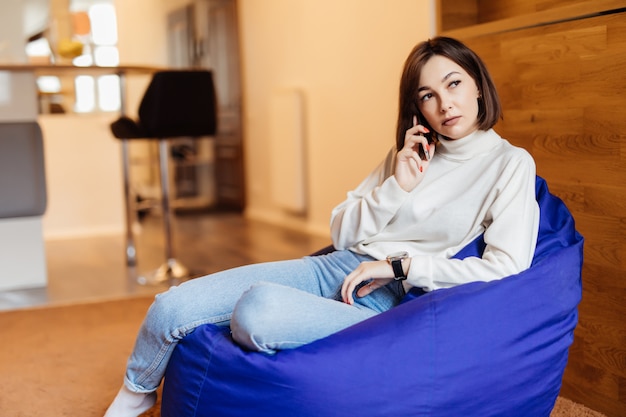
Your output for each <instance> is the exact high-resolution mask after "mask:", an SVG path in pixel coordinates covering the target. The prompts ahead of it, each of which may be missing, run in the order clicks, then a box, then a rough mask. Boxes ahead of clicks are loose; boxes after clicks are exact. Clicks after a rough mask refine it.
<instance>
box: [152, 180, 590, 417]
mask: <svg viewBox="0 0 626 417" xmlns="http://www.w3.org/2000/svg"><path fill="white" fill-rule="evenodd" d="M537 200H538V202H539V206H540V211H541V222H540V229H539V239H538V244H537V250H536V253H535V257H534V261H533V264H532V266H531V267H530V268H529V269H528V270H526V271H524V272H522V273H520V274H517V275H514V276H510V277H506V278H504V279H502V280H498V281H492V282H473V283H469V284H464V285H460V286H457V287H454V288H450V289H444V290H437V291H433V292H430V293H422V292H420V291H417V290H414V291H411V292H410V293H409V294H407V298H406V300H405V301H404V302H403V303H402V304H400V305H399V306H397V307H395V308H393V309H391V310H389V311H387V312H385V313H382V314H379V315H377V316H375V317H373V318H371V319H368V320H366V321H364V322H361V323H358V324H356V325H354V326H352V327H350V328H347V329H345V330H343V331H340V332H338V333H336V334H333V335H330V336H328V337H326V338H324V339H321V340H318V341H315V342H313V343H310V344H308V345H305V346H302V347H300V348H298V349H293V350H285V351H281V352H279V353H277V354H276V355H273V356H269V355H265V354H262V353H257V352H250V351H247V350H244V349H242V348H240V347H239V346H238V345H236V344H235V343H234V342H233V340H232V339H231V337H230V334H229V331H228V329H225V328H219V327H216V326H213V325H204V326H201V327H199V328H198V329H196V330H195V331H194V332H193V333H191V334H190V335H188V336H187V337H185V338H184V339H183V340H182V341H181V342H180V343H179V345H178V346H177V347H176V349H175V351H174V354H173V356H172V358H171V361H170V363H169V366H168V368H167V371H166V374H165V382H164V387H163V397H162V408H161V415H162V417H186V416H196V417H199V416H211V417H218V416H229V417H236V416H237V417H250V416H255V417H263V416H267V417H283V416H297V417H327V416H341V417H345V416H346V415H350V416H358V417H368V416H372V417H374V416H375V417H381V416H393V417H402V416H433V417H459V416H465V417H489V416H519V417H530V416H532V417H542V416H546V417H547V416H549V415H550V412H551V410H552V408H553V407H554V403H555V401H556V398H557V396H558V393H559V390H560V387H561V381H562V376H563V372H564V370H565V365H566V363H567V354H568V349H569V346H570V345H571V343H572V341H573V336H574V335H573V333H574V328H575V327H576V323H577V319H578V314H577V306H578V303H579V301H580V299H581V290H582V288H581V268H582V246H583V238H582V236H580V235H579V234H578V233H577V232H576V230H575V227H574V221H573V218H572V216H571V214H570V213H569V211H568V210H567V208H566V207H565V205H564V204H563V202H562V201H561V200H560V199H558V198H557V197H555V196H553V195H551V194H550V193H549V191H548V189H547V186H546V184H545V181H544V180H543V179H541V178H539V177H538V178H537ZM483 248H484V242H483V241H482V240H481V239H477V240H476V241H475V242H473V243H472V244H471V245H469V246H468V247H466V248H465V249H464V250H463V251H462V253H460V254H458V255H457V257H459V258H462V257H465V256H476V255H479V254H480V253H481V251H482V249H483Z"/></svg>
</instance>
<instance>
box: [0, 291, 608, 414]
mask: <svg viewBox="0 0 626 417" xmlns="http://www.w3.org/2000/svg"><path fill="white" fill-rule="evenodd" d="M151 301H152V297H143V298H132V299H123V300H111V301H104V302H94V303H85V304H73V305H68V306H59V307H49V308H38V309H29V310H18V311H12V312H1V313H0V332H1V333H0V334H1V335H2V340H1V342H0V416H2V417H62V416H68V417H77V416H79V417H101V416H102V415H103V414H104V411H105V410H106V408H107V406H108V403H109V401H110V400H111V399H112V398H113V397H114V395H115V393H116V392H117V390H118V389H119V387H120V386H121V383H122V378H123V374H124V366H125V364H126V358H127V357H128V355H129V353H130V350H131V349H132V346H133V342H134V339H135V334H136V332H137V330H138V328H139V325H140V323H141V320H142V318H143V315H144V313H145V311H146V310H147V308H148V306H149V305H150V303H151ZM144 416H145V417H148V416H149V417H159V416H160V413H159V411H158V407H155V409H153V410H151V411H150V412H148V413H146V414H145V415H144ZM529 417H530V416H529ZM551 417H603V414H600V413H597V412H595V411H592V410H589V409H587V408H585V407H583V406H582V405H580V404H576V403H574V402H571V401H569V400H567V399H564V398H559V399H558V401H557V404H556V407H555V409H554V411H553V412H552V415H551Z"/></svg>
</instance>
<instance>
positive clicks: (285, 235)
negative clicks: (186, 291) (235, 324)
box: [0, 212, 330, 310]
mask: <svg viewBox="0 0 626 417" xmlns="http://www.w3.org/2000/svg"><path fill="white" fill-rule="evenodd" d="M137 232H138V233H137V234H136V239H137V266H136V267H134V268H128V267H127V266H126V263H125V255H124V239H123V237H122V236H99V237H92V238H81V239H68V240H53V241H48V242H46V258H47V263H48V286H47V287H46V288H39V289H29V290H19V291H6V292H0V310H8V309H15V308H24V307H33V306H47V305H53V304H63V303H74V302H83V301H89V300H96V299H107V298H109V299H110V298H119V297H126V296H129V295H135V294H153V293H154V294H156V293H158V292H162V291H164V290H165V289H167V287H168V285H167V284H160V285H140V284H138V278H139V277H146V276H150V274H151V273H152V272H153V271H154V270H155V269H156V268H158V266H159V265H161V263H163V261H164V260H165V259H164V256H165V255H164V249H163V232H162V223H161V218H160V216H158V215H153V214H151V215H149V216H147V217H146V218H145V219H144V220H143V221H142V222H141V224H140V228H139V230H138V231H137ZM173 234H174V249H175V256H176V258H177V259H178V260H179V261H181V262H182V263H183V264H184V265H185V266H187V267H188V268H189V269H190V270H191V271H192V274H193V275H194V276H199V275H204V274H208V273H211V272H215V271H219V270H223V269H226V268H232V267H235V266H239V265H244V264H249V263H256V262H266V261H274V260H281V259H291V258H295V257H301V256H303V255H306V254H309V253H312V252H314V251H316V250H318V249H320V248H321V247H324V246H326V245H328V244H329V242H330V241H329V239H327V238H324V237H319V236H310V235H307V234H304V233H301V232H297V231H294V230H288V229H284V228H281V227H277V226H274V225H269V224H266V223H261V222H257V221H251V220H247V219H245V218H243V216H242V215H240V214H238V213H228V212H212V213H202V214H193V215H192V214H184V215H179V216H176V221H175V223H174V230H173Z"/></svg>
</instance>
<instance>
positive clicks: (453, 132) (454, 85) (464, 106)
mask: <svg viewBox="0 0 626 417" xmlns="http://www.w3.org/2000/svg"><path fill="white" fill-rule="evenodd" d="M479 95H480V93H479V91H478V87H477V86H476V82H475V81H474V79H473V78H472V77H471V76H470V75H469V74H468V73H467V72H466V71H465V70H464V69H463V68H462V67H461V66H459V65H458V64H456V63H455V62H454V61H452V60H450V59H448V58H446V57H443V56H441V55H434V56H433V57H432V58H430V59H429V60H428V61H427V62H426V64H425V65H424V67H423V68H422V72H421V74H420V80H419V87H418V96H417V105H418V108H419V110H420V111H421V113H422V114H423V115H424V117H425V118H426V120H427V121H428V123H429V124H430V126H431V127H432V128H433V129H435V131H437V133H439V134H441V135H443V136H446V137H448V138H450V139H459V138H462V137H465V136H467V135H469V134H470V133H472V132H474V131H475V130H476V129H477V128H478V127H477V126H478V100H477V99H478V97H479Z"/></svg>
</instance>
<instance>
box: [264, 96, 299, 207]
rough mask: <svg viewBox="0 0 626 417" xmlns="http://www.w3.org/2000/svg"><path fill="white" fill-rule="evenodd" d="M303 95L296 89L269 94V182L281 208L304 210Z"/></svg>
mask: <svg viewBox="0 0 626 417" xmlns="http://www.w3.org/2000/svg"><path fill="white" fill-rule="evenodd" d="M304 111H305V109H304V97H303V94H302V92H301V91H300V90H298V89H295V88H294V89H284V90H279V91H276V92H275V93H274V94H272V97H271V103H270V164H269V171H270V181H271V182H270V184H271V197H272V201H273V202H274V203H275V204H276V205H277V206H278V207H279V208H281V209H283V210H286V211H289V212H292V213H295V214H304V213H306V208H307V207H306V206H307V201H306V194H307V187H306V183H307V179H306V158H305V153H306V140H305V139H306V138H305V132H304V127H305V123H304Z"/></svg>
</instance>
